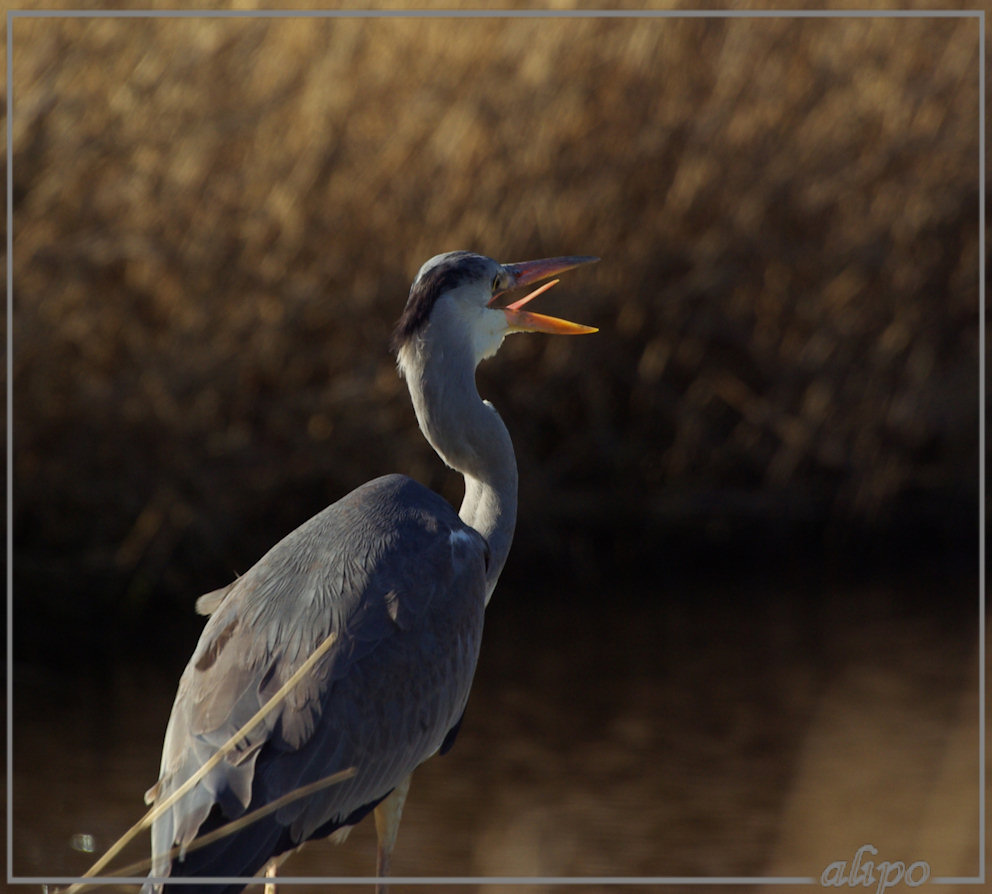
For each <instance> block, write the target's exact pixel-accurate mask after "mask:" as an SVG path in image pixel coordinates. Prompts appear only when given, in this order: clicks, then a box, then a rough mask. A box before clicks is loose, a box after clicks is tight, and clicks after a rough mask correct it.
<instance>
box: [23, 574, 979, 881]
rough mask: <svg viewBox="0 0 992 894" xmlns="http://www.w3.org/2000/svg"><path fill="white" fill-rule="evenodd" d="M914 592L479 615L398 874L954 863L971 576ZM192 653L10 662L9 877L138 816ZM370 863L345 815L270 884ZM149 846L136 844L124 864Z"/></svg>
mask: <svg viewBox="0 0 992 894" xmlns="http://www.w3.org/2000/svg"><path fill="white" fill-rule="evenodd" d="M919 589H920V588H919V587H918V586H909V587H907V586H906V585H877V586H873V587H857V588H848V589H845V590H837V591H826V592H820V593H817V594H815V598H811V596H810V594H809V593H808V592H800V591H797V590H796V589H794V588H789V587H785V588H782V589H781V590H780V591H779V592H768V591H767V590H763V591H762V592H761V594H760V598H755V594H754V593H753V592H750V591H746V590H743V591H741V592H734V591H733V590H732V589H728V588H720V589H719V590H718V591H717V590H714V589H712V588H705V587H699V588H697V589H695V590H693V589H692V588H688V589H683V590H682V591H681V592H680V594H679V596H678V598H674V599H673V598H660V597H657V598H652V597H649V594H646V593H641V592H632V593H617V594H613V597H612V599H611V600H610V602H609V606H610V607H608V608H604V607H603V603H602V602H598V603H597V602H592V601H589V600H581V599H575V598H574V596H573V594H569V593H560V594H550V595H548V594H542V601H541V603H540V605H528V604H527V603H526V599H525V594H523V593H519V592H518V593H514V594H512V595H510V596H508V597H507V598H505V599H504V601H503V603H499V602H494V604H493V607H492V610H491V612H490V616H489V619H488V622H487V623H488V629H487V632H486V641H485V643H484V646H483V656H482V660H481V664H480V668H479V673H478V676H477V680H476V685H475V688H474V690H473V695H472V699H471V702H470V705H469V711H468V714H467V717H466V721H465V724H464V726H463V728H462V731H461V734H460V737H459V741H458V743H457V745H456V747H455V748H454V750H453V751H452V752H451V753H450V754H449V755H447V756H445V757H443V758H439V759H434V760H432V761H430V762H428V764H426V765H425V766H424V767H422V768H421V769H420V770H418V772H417V774H416V775H415V776H414V782H413V789H412V791H411V795H410V799H409V801H408V803H407V809H406V812H405V814H404V821H403V826H402V828H401V832H400V839H399V843H398V845H397V850H396V854H395V858H394V859H395V873H396V874H397V875H399V876H404V875H410V876H415V875H427V876H431V875H445V876H473V877H474V876H528V877H535V876H707V877H713V876H749V877H750V876H758V875H800V876H816V877H818V876H819V873H820V872H821V871H822V870H823V868H824V867H825V866H826V865H827V863H829V862H830V861H832V860H840V859H849V858H850V855H851V854H852V853H853V852H854V851H855V849H856V848H857V847H859V846H861V845H863V844H865V843H867V842H870V843H871V844H873V845H874V846H875V847H877V848H878V849H879V851H880V854H881V855H882V856H880V857H879V859H882V858H887V859H891V860H904V861H905V862H907V863H908V862H910V861H912V860H927V861H929V864H930V865H931V867H932V871H933V876H934V877H935V878H936V877H939V876H942V875H950V876H953V875H969V874H974V873H975V872H977V846H978V845H977V829H975V830H971V829H970V825H972V824H971V823H970V820H968V819H967V818H969V817H971V818H973V817H976V816H977V784H978V781H977V769H978V768H977V762H976V761H975V754H976V752H975V746H974V743H975V742H977V665H976V656H977V627H976V622H975V621H974V618H973V616H970V609H971V607H973V606H975V605H976V602H977V601H976V600H975V599H974V594H975V593H977V585H975V584H974V583H972V582H971V581H958V582H956V583H955V584H954V585H953V586H948V585H947V584H946V582H945V583H944V584H943V586H942V590H941V593H940V605H939V606H937V605H936V603H935V601H932V600H930V599H929V598H928V596H927V594H926V593H923V594H921V593H920V592H919ZM597 605H598V606H599V608H596V607H595V606H597ZM617 606H623V610H622V611H620V610H617V609H616V607H617ZM191 647H192V644H191V643H190V644H185V645H184V646H183V649H182V652H183V654H181V655H180V654H177V656H176V662H175V666H173V667H168V668H160V667H152V666H147V665H129V666H126V667H120V668H118V669H117V670H116V671H115V672H113V673H110V674H108V675H106V676H104V677H102V678H95V677H92V676H89V675H87V674H86V673H84V672H83V669H80V673H79V675H78V676H77V677H75V678H73V679H68V678H65V677H59V676H55V675H52V674H49V673H47V672H45V671H44V670H42V669H41V667H40V665H34V666H27V665H25V666H19V667H18V668H16V669H15V680H14V683H15V719H16V729H15V737H14V766H15V774H14V791H13V797H14V803H13V806H14V824H13V844H14V866H13V871H14V873H15V874H16V875H21V876H46V877H51V876H74V875H78V874H80V873H82V872H83V871H84V870H85V869H86V868H87V867H88V866H89V865H90V864H91V863H92V862H93V859H94V856H95V855H94V853H93V852H94V851H95V852H96V854H99V853H102V852H103V851H104V849H105V848H106V847H107V846H109V845H110V844H111V843H112V842H113V841H114V840H115V839H116V838H117V837H118V836H119V835H120V834H121V833H122V832H123V831H124V830H125V829H126V828H127V827H128V826H130V825H131V824H132V823H133V822H134V821H135V820H136V819H137V818H138V817H139V816H140V815H141V813H142V812H143V804H142V800H141V798H142V793H143V792H144V790H145V789H146V788H147V787H148V786H149V785H150V784H151V783H152V782H154V780H155V779H156V777H157V769H158V768H157V763H158V757H159V750H160V746H161V739H162V735H163V732H164V726H165V722H166V719H167V718H168V713H169V709H170V706H171V701H172V697H173V695H174V687H175V684H176V681H177V679H178V674H179V670H180V668H181V663H182V661H183V660H184V658H185V656H186V654H188V651H189V649H191ZM942 817H945V818H946V817H954V818H957V817H963V818H965V819H962V820H960V821H957V822H956V823H950V824H948V822H946V821H944V820H942V819H941V818H942ZM374 848H375V837H374V830H373V828H372V826H371V824H367V827H366V826H365V825H363V826H362V827H359V829H358V830H356V832H355V834H353V835H352V837H351V838H350V839H349V841H348V842H347V844H345V845H344V846H342V847H339V848H332V847H331V846H330V845H328V844H325V843H322V842H320V843H313V844H311V845H309V846H308V847H307V848H305V849H304V851H303V852H302V853H300V854H298V855H296V856H294V857H293V858H292V860H291V861H290V862H289V863H287V864H286V867H285V870H286V872H287V873H288V874H292V875H300V876H305V875H315V876H327V875H333V876H363V877H364V876H368V875H370V874H371V873H372V871H373V868H374V865H375V856H374ZM146 855H147V837H146V836H143V837H142V839H141V843H140V846H135V847H132V848H131V849H129V850H128V851H127V852H126V854H125V855H124V856H123V858H122V859H123V862H127V861H129V860H131V859H135V860H137V859H141V858H143V857H145V856H146ZM115 865H116V864H115ZM287 890H290V889H287ZM292 890H300V891H302V890H305V888H293V889H292ZM358 890H367V889H365V888H362V889H358ZM397 890H402V886H398V888H397ZM411 890H418V889H411Z"/></svg>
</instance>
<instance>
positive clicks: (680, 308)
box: [12, 19, 979, 611]
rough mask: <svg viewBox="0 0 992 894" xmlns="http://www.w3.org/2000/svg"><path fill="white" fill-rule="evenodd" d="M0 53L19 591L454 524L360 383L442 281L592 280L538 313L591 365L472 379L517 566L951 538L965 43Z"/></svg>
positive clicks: (548, 349)
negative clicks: (540, 266) (364, 506)
mask: <svg viewBox="0 0 992 894" xmlns="http://www.w3.org/2000/svg"><path fill="white" fill-rule="evenodd" d="M13 29H14V30H13V40H14V57H13V73H14V80H13V87H14V104H13V110H12V112H13V119H12V120H13V134H14V156H13V166H14V168H13V170H14V243H13V245H14V255H13V273H14V324H13V325H14V355H13V363H14V400H15V403H14V428H15V449H16V452H15V471H16V489H15V500H16V502H15V516H14V522H15V531H16V535H17V542H18V550H19V556H20V559H19V562H18V565H17V566H16V567H17V569H18V574H19V580H20V581H21V582H22V583H23V584H25V585H31V586H32V587H33V588H35V589H36V590H39V591H41V592H42V593H44V592H45V591H48V590H50V591H53V592H54V591H55V590H61V591H62V593H63V594H64V592H65V587H66V586H67V585H69V582H70V581H71V582H72V584H71V585H72V586H73V587H75V588H78V590H79V592H94V591H99V592H101V593H103V594H104V596H105V598H106V599H107V600H108V601H109V602H111V603H113V606H114V611H117V610H119V600H120V598H121V594H123V593H125V592H126V593H127V594H129V596H130V598H131V599H132V603H133V604H134V605H136V606H139V607H140V606H142V605H144V602H145V599H146V597H147V595H148V594H150V593H158V592H175V593H183V594H184V598H191V597H192V596H193V595H194V594H195V592H196V588H197V587H199V588H200V589H202V590H207V589H210V588H211V586H216V585H220V584H221V583H223V582H224V581H223V575H224V574H229V573H231V572H234V571H236V570H244V567H245V565H246V563H247V561H250V560H251V559H253V558H254V557H256V556H257V555H258V554H259V552H260V551H261V549H263V548H264V547H265V546H267V545H268V544H270V543H271V542H272V541H273V540H274V539H275V538H276V537H277V536H278V535H279V534H281V533H283V532H284V531H286V530H288V529H289V528H291V527H293V526H294V525H295V524H297V523H299V522H300V521H302V520H303V519H304V518H305V517H306V516H307V515H308V514H309V513H310V512H311V511H313V510H315V509H317V508H319V507H320V506H322V505H325V504H326V503H327V502H329V501H331V500H332V499H334V498H336V497H337V496H339V495H340V494H341V493H343V492H344V491H345V490H346V489H348V488H350V487H352V486H355V485H356V484H358V483H360V482H361V481H364V480H367V479H368V478H370V477H373V476H374V475H376V474H379V473H382V472H387V471H393V470H403V471H407V472H409V473H411V474H413V475H415V476H417V477H419V478H420V479H421V480H423V481H425V483H428V484H430V485H432V486H434V487H438V488H447V491H446V492H447V493H448V494H449V495H451V496H452V497H453V498H457V483H456V482H452V481H450V480H449V479H447V478H446V477H445V475H444V473H443V471H442V470H441V469H440V466H439V464H438V463H437V461H436V460H435V459H434V457H433V456H432V455H431V454H430V452H429V449H428V448H427V447H426V446H425V445H423V444H422V443H421V441H420V436H419V433H418V432H417V431H416V428H415V423H414V420H413V415H412V413H411V412H410V410H409V407H408V404H407V401H406V398H405V396H404V394H403V390H402V384H401V383H400V382H399V381H398V379H397V377H396V375H395V372H394V369H393V360H392V358H391V357H390V356H389V355H388V353H387V352H386V348H385V345H386V343H387V341H388V336H389V330H390V326H391V323H392V321H393V320H394V319H395V318H396V317H397V316H398V314H399V311H400V309H401V307H402V304H403V301H404V298H405V295H406V290H407V288H408V284H409V281H410V279H411V278H412V276H413V274H414V273H415V271H416V270H417V268H418V266H419V265H420V263H422V262H423V261H424V260H426V259H427V258H428V257H430V256H431V255H433V254H435V253H437V252H440V251H445V250H449V249H453V248H472V249H476V250H479V251H482V252H484V253H487V254H490V255H493V256H495V257H497V258H500V259H502V260H507V261H512V260H520V259H523V258H530V257H539V256H544V255H552V254H564V253H595V254H598V255H600V256H601V257H602V258H603V261H602V263H601V264H600V265H599V266H598V267H597V268H592V269H590V270H588V271H580V272H576V273H575V274H570V275H568V276H567V277H566V278H565V281H564V282H563V283H562V284H561V285H560V286H559V287H558V288H557V289H556V290H555V291H554V292H552V293H551V294H550V295H549V296H547V297H546V298H544V299H542V305H543V307H544V308H548V309H550V310H551V312H560V313H562V314H564V315H566V316H569V317H571V318H572V319H576V320H580V321H582V322H587V323H591V324H595V325H598V326H600V327H601V329H602V332H601V333H600V334H599V335H597V336H595V337H593V338H589V339H582V340H564V339H560V340H554V339H537V338H532V339H526V340H525V339H516V340H511V342H510V343H509V345H508V347H507V349H506V350H505V352H504V355H502V356H501V358H500V359H499V360H498V361H497V362H496V363H494V364H491V365H490V367H489V368H486V367H484V368H483V370H482V371H481V374H480V375H481V381H482V390H483V393H484V394H485V395H486V396H489V397H491V398H492V400H493V401H494V403H496V404H497V405H498V406H499V407H500V408H501V411H502V412H503V414H504V416H505V417H506V418H507V419H508V422H509V424H510V427H511V430H512V432H513V433H514V436H515V442H516V445H517V452H518V457H519V459H520V463H521V469H522V475H521V479H522V500H523V506H522V515H523V520H522V524H524V525H525V526H526V530H527V531H528V532H529V533H530V534H531V535H532V536H531V537H530V539H524V538H521V539H520V540H519V542H518V545H517V548H516V552H519V553H521V554H523V557H522V559H521V560H522V561H525V560H526V554H527V551H528V550H529V549H540V548H549V547H553V546H560V545H561V542H560V541H555V540H553V539H551V537H550V535H545V536H541V530H542V528H555V529H560V528H563V527H564V528H566V529H568V530H570V531H575V530H577V529H581V528H583V527H588V528H589V529H595V530H600V531H602V530H603V529H604V528H613V529H614V530H616V526H617V525H619V524H621V523H622V524H624V525H625V526H628V527H625V528H624V529H625V530H630V528H631V527H633V528H638V527H640V526H641V525H644V524H649V523H651V522H658V521H663V522H671V523H677V522H679V521H682V520H684V519H686V518H691V519H693V520H695V521H697V522H698V521H699V520H700V519H703V520H704V521H707V522H708V521H709V520H725V519H727V518H730V519H734V518H736V519H740V518H745V519H748V518H754V519H761V518H771V517H774V518H776V519H779V520H782V519H784V520H785V522H786V523H788V522H789V520H790V519H792V520H796V519H802V520H810V519H812V520H814V521H817V520H825V521H826V522H829V523H833V524H838V525H841V526H843V525H847V524H849V523H856V524H858V525H866V524H867V525H871V524H877V525H879V526H885V525H887V524H890V523H892V522H893V521H896V520H899V519H900V518H902V516H903V513H905V512H908V511H922V509H926V510H927V511H928V512H929V511H931V509H932V507H934V506H939V507H948V506H949V507H951V508H949V509H946V513H947V516H946V518H947V519H950V520H951V522H952V523H953V522H956V521H957V518H958V513H959V512H963V513H964V516H962V517H964V518H966V519H967V520H969V521H970V520H971V519H973V518H974V515H973V512H974V509H975V506H976V503H975V500H976V499H977V498H976V497H975V496H974V493H975V488H976V480H977V463H978V453H977V432H978V426H977V409H978V249H979V247H978V208H979V205H978V200H979V195H978V185H977V184H978V78H977V67H978V22H977V20H976V19H922V20H916V19H908V20H906V19H902V20H891V19H871V20H864V19H843V20H802V21H799V20H788V19H775V20H733V21H730V20H651V21H643V20H637V21H635V20H620V21H614V20H595V19H580V20H527V19H521V20H469V21H454V20H450V19H445V20H416V19H368V20H363V19H346V20H326V19H325V20H255V19H237V20H230V19H212V20H194V19H186V20H167V19H150V20H114V19H111V20H85V19H84V20H64V19H40V20H38V19H17V20H15V22H14V26H13ZM944 511H945V510H944V509H943V508H942V509H941V510H940V512H941V513H942V512H944ZM938 514H940V513H938ZM942 518H943V516H942ZM945 521H946V519H945ZM552 523H553V524H552ZM535 534H537V536H533V535H535ZM212 575H216V578H215V577H213V576H212Z"/></svg>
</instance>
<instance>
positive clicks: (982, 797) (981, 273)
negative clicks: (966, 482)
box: [978, 9, 986, 882]
mask: <svg viewBox="0 0 992 894" xmlns="http://www.w3.org/2000/svg"><path fill="white" fill-rule="evenodd" d="M979 12H980V13H981V17H980V18H979V33H978V296H979V300H978V492H979V496H980V499H979V512H978V667H979V670H978V835H979V839H978V840H979V848H978V874H979V877H980V879H981V881H982V882H984V881H985V810H986V792H985V745H986V743H985V692H986V690H985V684H986V680H985V667H986V665H985V583H986V578H985V10H984V9H982V10H979Z"/></svg>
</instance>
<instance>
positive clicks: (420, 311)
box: [393, 251, 599, 362]
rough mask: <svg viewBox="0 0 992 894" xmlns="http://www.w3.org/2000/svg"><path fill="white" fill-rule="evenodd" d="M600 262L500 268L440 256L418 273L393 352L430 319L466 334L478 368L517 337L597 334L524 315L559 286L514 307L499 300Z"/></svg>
mask: <svg viewBox="0 0 992 894" xmlns="http://www.w3.org/2000/svg"><path fill="white" fill-rule="evenodd" d="M598 260H599V259H598V258H594V257H585V256H573V257H561V258H544V259H542V260H539V261H522V262H518V263H514V264H500V263H499V262H497V261H494V260H493V259H492V258H487V257H485V256H484V255H479V254H475V253H473V252H468V251H452V252H447V253H445V254H441V255H436V256H435V257H433V258H431V259H430V260H429V261H428V262H427V263H426V264H424V265H423V267H421V268H420V271H419V272H418V273H417V277H416V279H414V281H413V285H412V286H411V287H410V297H409V298H408V299H407V303H406V308H405V309H404V311H403V315H402V316H401V317H400V320H399V323H398V324H397V326H396V331H395V333H394V335H393V348H394V350H396V351H399V349H400V348H401V347H402V346H403V345H404V344H406V343H407V341H408V340H409V339H411V338H412V337H414V336H415V335H417V334H418V333H421V332H423V331H425V330H426V329H427V327H428V325H429V324H430V323H431V321H432V319H434V318H440V317H443V318H444V320H445V325H446V326H447V327H449V328H450V327H452V326H454V327H457V328H458V329H460V330H462V332H461V333H460V335H459V337H460V338H462V339H467V340H469V341H470V343H471V344H472V346H473V353H474V355H475V358H476V362H478V361H479V360H482V359H484V358H485V357H490V356H492V355H493V354H494V353H495V352H496V351H497V350H498V348H499V346H500V344H502V341H503V339H504V338H505V337H506V336H507V335H509V334H511V333H514V332H546V333H548V334H551V335H581V334H584V333H588V332H595V331H596V329H595V328H593V327H592V326H583V325H581V324H579V323H571V322H569V321H568V320H561V319H558V318H557V317H549V316H545V315H544V314H536V313H532V312H530V311H526V310H523V309H522V308H523V306H524V305H525V304H526V303H527V302H528V301H530V300H531V299H532V298H534V297H536V296H537V295H539V294H541V293H542V292H545V291H547V290H548V289H549V288H551V286H553V285H554V284H555V283H556V282H557V281H558V280H551V281H550V282H546V283H545V284H544V285H542V286H540V287H539V288H537V289H535V290H534V291H532V292H529V293H528V294H526V295H524V297H523V298H520V299H518V300H516V301H514V302H512V303H510V304H506V305H502V306H501V304H502V302H501V299H502V298H503V297H504V296H505V295H506V294H507V293H508V292H511V291H512V290H514V289H518V288H523V287H524V286H527V285H530V284H532V283H537V282H541V281H542V280H547V279H549V278H550V277H552V276H555V275H556V274H558V273H563V272H564V271H566V270H571V269H572V268H573V267H578V266H579V265H580V264H588V263H591V262H593V261H598Z"/></svg>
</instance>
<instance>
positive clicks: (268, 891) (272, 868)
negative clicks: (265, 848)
mask: <svg viewBox="0 0 992 894" xmlns="http://www.w3.org/2000/svg"><path fill="white" fill-rule="evenodd" d="M280 862H281V861H278V860H276V859H275V858H273V859H271V860H269V862H268V863H266V864H265V877H266V879H275V878H276V877H277V876H278V875H279V863H280ZM265 894H276V883H275V881H267V882H266V883H265Z"/></svg>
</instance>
